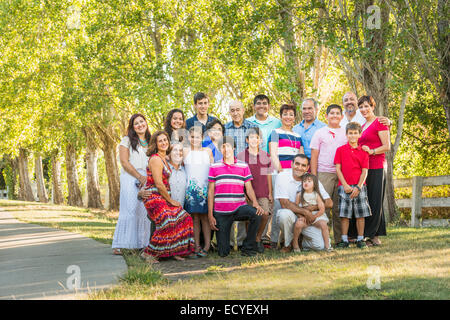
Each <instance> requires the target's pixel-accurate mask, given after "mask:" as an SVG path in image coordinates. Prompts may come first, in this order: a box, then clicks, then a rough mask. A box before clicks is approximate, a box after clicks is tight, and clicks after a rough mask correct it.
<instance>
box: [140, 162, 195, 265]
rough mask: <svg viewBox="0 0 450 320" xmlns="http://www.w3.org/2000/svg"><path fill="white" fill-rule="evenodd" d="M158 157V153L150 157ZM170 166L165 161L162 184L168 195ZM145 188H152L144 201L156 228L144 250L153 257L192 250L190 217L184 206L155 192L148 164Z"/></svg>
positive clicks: (180, 254) (182, 253)
mask: <svg viewBox="0 0 450 320" xmlns="http://www.w3.org/2000/svg"><path fill="white" fill-rule="evenodd" d="M155 156H156V157H158V155H157V154H154V155H152V157H155ZM171 173H172V172H171V170H170V168H168V167H167V166H166V165H165V164H164V168H163V183H164V185H165V187H166V188H167V190H168V191H169V194H170V185H169V177H170V174H171ZM145 189H147V190H151V191H152V193H151V195H150V197H148V198H147V199H146V200H144V205H145V208H146V209H147V214H148V217H149V218H150V220H151V221H152V222H153V223H155V225H156V230H155V232H154V233H153V235H152V237H151V238H150V243H149V245H148V247H147V248H145V249H144V252H145V253H147V254H151V255H152V256H154V257H156V258H164V257H171V256H184V255H189V254H191V253H193V252H194V247H195V246H194V238H193V237H194V232H193V230H194V229H193V222H192V217H191V216H190V215H189V214H188V213H187V212H186V211H185V210H184V209H183V207H181V206H180V207H174V206H172V205H171V204H169V203H168V202H167V201H166V200H165V199H164V198H163V197H162V196H161V195H160V194H159V192H158V189H157V188H156V185H155V181H154V180H153V176H152V173H151V171H150V169H149V168H148V167H147V184H146V186H145Z"/></svg>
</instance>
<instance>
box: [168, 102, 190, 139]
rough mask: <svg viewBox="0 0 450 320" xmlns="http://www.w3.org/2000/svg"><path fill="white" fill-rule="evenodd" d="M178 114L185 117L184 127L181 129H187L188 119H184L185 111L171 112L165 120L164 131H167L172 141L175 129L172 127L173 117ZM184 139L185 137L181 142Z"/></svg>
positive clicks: (174, 110) (173, 110) (175, 110)
mask: <svg viewBox="0 0 450 320" xmlns="http://www.w3.org/2000/svg"><path fill="white" fill-rule="evenodd" d="M177 112H179V113H181V116H182V117H183V126H182V127H181V128H186V119H185V117H184V113H183V111H182V110H181V109H172V110H170V111H169V112H168V113H167V116H166V120H164V131H166V132H167V133H168V134H169V137H170V139H172V133H173V128H172V125H171V122H172V118H173V115H174V114H175V113H177ZM182 138H183V136H180V142H181V141H182Z"/></svg>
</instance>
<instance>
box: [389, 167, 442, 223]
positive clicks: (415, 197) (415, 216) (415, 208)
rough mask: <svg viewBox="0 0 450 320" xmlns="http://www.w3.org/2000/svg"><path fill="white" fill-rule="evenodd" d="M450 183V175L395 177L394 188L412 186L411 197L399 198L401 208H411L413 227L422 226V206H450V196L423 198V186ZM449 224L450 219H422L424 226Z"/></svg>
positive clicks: (397, 201) (398, 202) (398, 204)
mask: <svg viewBox="0 0 450 320" xmlns="http://www.w3.org/2000/svg"><path fill="white" fill-rule="evenodd" d="M441 185H450V176H436V177H412V178H407V179H394V188H406V187H411V186H412V198H411V199H397V200H396V203H397V206H399V207H400V208H411V224H410V225H411V227H418V226H420V221H419V219H420V217H421V214H422V207H424V208H429V207H441V208H442V207H450V198H449V197H447V198H422V187H424V186H441ZM430 225H447V226H448V225H449V219H422V226H430Z"/></svg>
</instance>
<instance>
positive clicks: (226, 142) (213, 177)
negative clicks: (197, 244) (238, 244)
mask: <svg viewBox="0 0 450 320" xmlns="http://www.w3.org/2000/svg"><path fill="white" fill-rule="evenodd" d="M220 149H221V152H222V154H223V160H222V161H221V162H217V163H213V164H211V167H210V168H209V178H208V180H209V186H208V219H209V224H210V226H211V229H212V230H214V231H216V237H217V247H218V251H219V256H221V257H226V256H227V255H229V253H230V230H231V226H232V224H233V222H234V221H245V220H248V221H249V225H248V229H247V237H246V238H245V239H244V241H243V243H242V249H241V254H242V255H243V256H254V255H256V253H257V250H256V233H257V231H258V228H259V224H260V223H261V216H262V215H263V214H268V213H267V212H265V211H264V210H263V209H262V208H261V207H260V205H259V204H258V201H257V200H256V195H255V192H254V191H253V187H252V184H251V180H252V179H253V177H252V174H251V173H250V169H249V167H248V165H247V164H246V163H245V162H241V161H237V160H236V158H235V157H234V139H233V138H232V137H228V136H226V137H224V138H223V143H222V145H221V147H220ZM244 189H245V192H246V193H247V196H248V197H249V199H250V201H251V202H252V204H253V206H250V205H248V204H247V202H246V199H245V193H244Z"/></svg>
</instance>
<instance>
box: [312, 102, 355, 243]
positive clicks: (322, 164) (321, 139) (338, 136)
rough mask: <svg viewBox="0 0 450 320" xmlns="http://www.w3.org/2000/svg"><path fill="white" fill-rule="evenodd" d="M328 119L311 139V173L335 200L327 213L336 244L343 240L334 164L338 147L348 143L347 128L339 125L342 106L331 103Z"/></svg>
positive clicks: (337, 181)
mask: <svg viewBox="0 0 450 320" xmlns="http://www.w3.org/2000/svg"><path fill="white" fill-rule="evenodd" d="M327 120H328V125H327V126H326V127H322V128H320V129H318V130H317V131H316V132H315V133H314V136H313V138H312V139H311V144H310V147H311V173H312V174H314V175H316V176H317V177H318V179H319V181H320V182H321V183H322V185H323V186H324V188H325V190H326V192H327V193H328V194H329V195H330V197H331V199H332V200H333V209H332V214H331V213H330V211H331V210H330V209H327V210H326V213H327V216H328V218H329V219H330V220H331V221H332V223H333V237H334V243H335V244H336V243H338V242H339V241H340V240H341V224H340V218H339V209H338V201H339V196H338V190H337V188H338V183H339V179H338V176H337V174H336V166H335V165H334V156H335V154H336V149H337V148H339V147H340V146H342V145H345V144H346V143H347V137H346V135H345V128H344V127H341V126H340V125H339V123H340V122H341V120H342V108H341V106H339V105H337V104H332V105H329V106H328V108H327Z"/></svg>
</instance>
